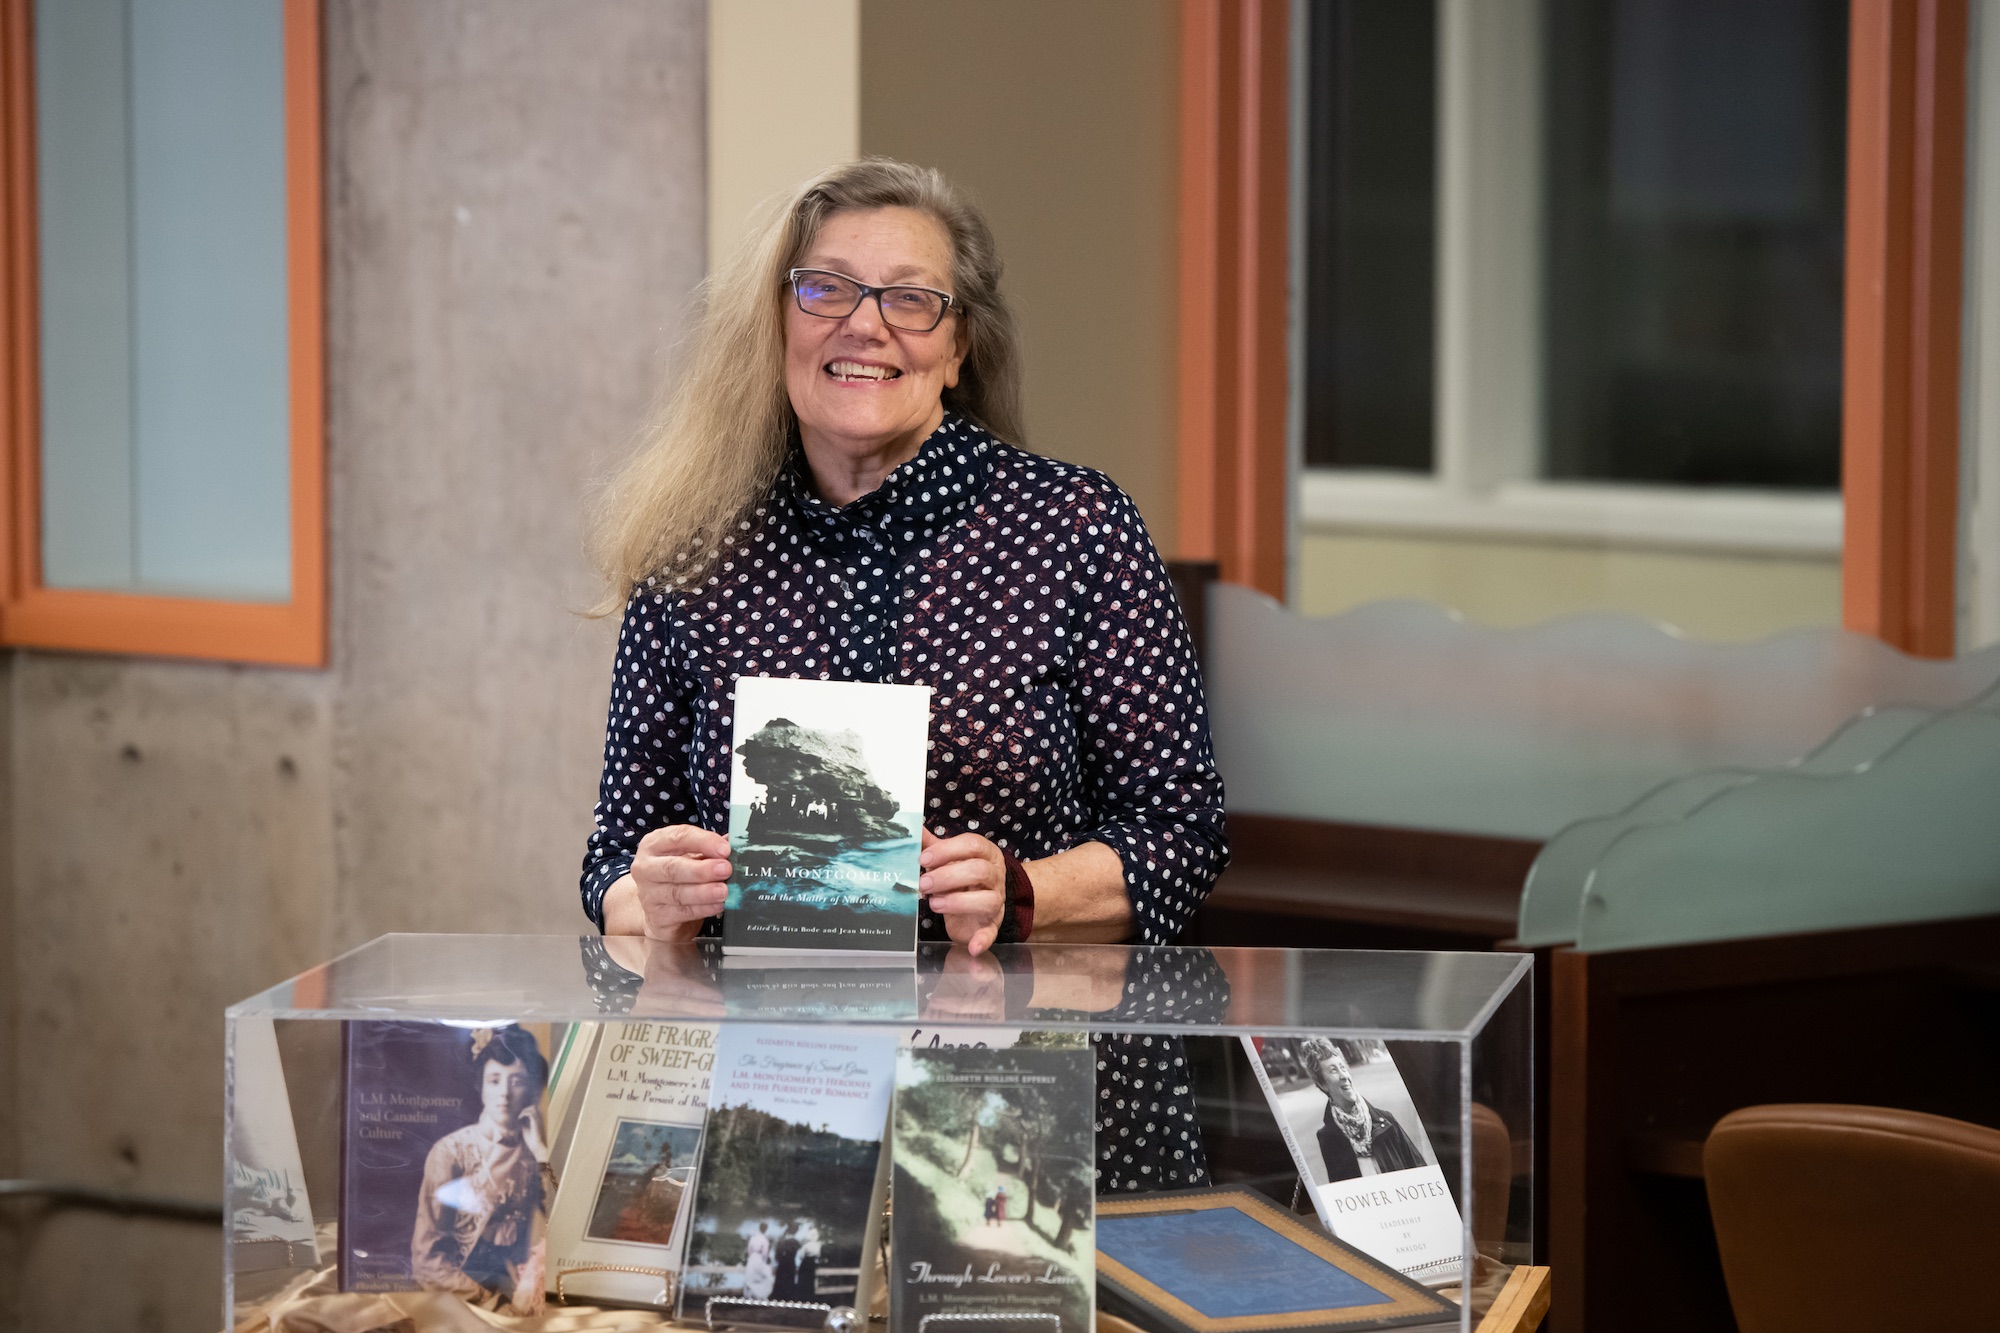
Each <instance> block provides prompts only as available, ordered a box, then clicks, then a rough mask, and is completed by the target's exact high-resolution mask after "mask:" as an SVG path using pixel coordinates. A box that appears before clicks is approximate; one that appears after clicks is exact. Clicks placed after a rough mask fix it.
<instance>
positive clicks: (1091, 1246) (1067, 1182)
mask: <svg viewBox="0 0 2000 1333" xmlns="http://www.w3.org/2000/svg"><path fill="white" fill-rule="evenodd" d="M1040 1039H1046V1040H1047V1042H1048V1043H1049V1044H1041V1040H1040ZM1057 1042H1060V1044H1056V1043H1057ZM1095 1080H1096V1055H1095V1053H1094V1052H1092V1051H1090V1050H1088V1049H1079V1048H1078V1047H1077V1046H1076V1045H1075V1044H1074V1043H1073V1042H1070V1041H1066V1040H1061V1039H1060V1038H1058V1037H1057V1036H1056V1034H1024V1039H1023V1040H1022V1041H1020V1042H1017V1044H1015V1045H1012V1046H1009V1047H1006V1048H998V1049H996V1048H993V1047H977V1046H958V1047H952V1046H944V1045H938V1046H918V1047H913V1048H909V1049H906V1050H904V1051H903V1052H902V1053H901V1056H900V1058H899V1059H898V1061H897V1066H896V1115H895V1120H894V1125H895V1129H894V1134H893V1137H892V1139H891V1160H892V1162H893V1163H894V1169H895V1188H894V1195H893V1197H894V1198H895V1201H896V1208H895V1215H894V1217H893V1218H892V1219H891V1232H892V1239H891V1244H890V1254H891V1262H892V1266H891V1271H890V1275H889V1326H890V1330H891V1333H920V1330H922V1329H923V1328H924V1327H925V1325H926V1322H927V1321H932V1320H933V1319H934V1317H936V1316H949V1321H950V1322H951V1323H953V1324H954V1325H962V1324H966V1323H977V1322H979V1321H980V1320H982V1319H984V1318H987V1317H991V1318H992V1320H993V1322H994V1323H995V1324H996V1325H1002V1326H1025V1324H1026V1322H1027V1321H1029V1320H1033V1321H1035V1323H1036V1326H1037V1327H1040V1328H1042V1329H1044V1330H1045V1333H1090V1330H1091V1329H1092V1328H1093V1327H1094V1317H1095V1304H1096V1291H1097V1276H1096V1254H1097V1248H1096V1240H1095V1217H1096V1211H1095V1206H1096V1162H1095V1154H1094V1153H1093V1152H1092V1121H1091V1113H1092V1110H1093V1107H1094V1103H1095V1101H1096V1081H1095Z"/></svg>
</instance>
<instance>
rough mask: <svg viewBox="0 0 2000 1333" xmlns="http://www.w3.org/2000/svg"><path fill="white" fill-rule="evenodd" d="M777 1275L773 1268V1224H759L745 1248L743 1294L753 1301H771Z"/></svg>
mask: <svg viewBox="0 0 2000 1333" xmlns="http://www.w3.org/2000/svg"><path fill="white" fill-rule="evenodd" d="M776 1283H777V1273H776V1272H775V1271H773V1269H772V1268H771V1224H770V1223H769V1222H759V1223H758V1224H757V1230H756V1232H755V1233H753V1234H752V1235H751V1237H750V1239H749V1240H748V1241H747V1242H745V1244H744V1247H743V1294H744V1295H745V1296H748V1297H749V1298H750V1299H751V1300H753V1301H768V1300H770V1299H771V1288H772V1287H773V1286H774V1285H776Z"/></svg>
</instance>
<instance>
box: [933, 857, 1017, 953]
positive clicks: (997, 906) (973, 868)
mask: <svg viewBox="0 0 2000 1333" xmlns="http://www.w3.org/2000/svg"><path fill="white" fill-rule="evenodd" d="M917 863H918V865H920V866H922V867H923V874H921V875H919V876H918V877H917V892H918V893H921V894H923V895H924V896H925V897H927V898H929V899H930V901H931V910H932V911H933V912H936V913H937V914H938V915H939V916H941V917H943V918H944V928H945V933H946V934H948V935H950V936H951V938H952V940H953V942H955V943H958V944H963V945H965V946H966V948H967V950H968V951H969V952H971V953H972V954H973V955H974V956H975V957H976V956H978V955H979V954H982V953H985V952H986V950H987V949H989V948H991V947H992V945H993V940H994V937H995V936H997V935H999V933H1000V921H1001V918H1002V917H1003V916H1004V915H1005V913H1006V911H1007V861H1006V858H1005V857H1003V856H1001V855H1000V849H999V848H998V847H995V846H994V845H993V843H992V842H991V841H990V840H989V839H986V838H983V837H981V836H980V835H979V834H977V833H961V834H959V835H958V836H957V837H954V838H940V837H938V836H937V835H936V834H935V833H932V832H931V831H930V830H929V829H925V830H924V849H923V854H922V856H921V857H920V858H919V859H918V862H917Z"/></svg>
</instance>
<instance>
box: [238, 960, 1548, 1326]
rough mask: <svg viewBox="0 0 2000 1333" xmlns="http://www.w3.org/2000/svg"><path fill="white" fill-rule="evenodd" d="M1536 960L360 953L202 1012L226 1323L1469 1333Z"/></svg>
mask: <svg viewBox="0 0 2000 1333" xmlns="http://www.w3.org/2000/svg"><path fill="white" fill-rule="evenodd" d="M1531 968H1532V959H1531V958H1530V957H1528V956H1526V955H1517V954H1500V953H1417V952H1373V951H1367V952H1364V951H1310V950H1289V949H1223V948H1216V949H1208V948H1147V947H1131V946H1114V945H1048V944H1033V945H1017V946H1002V947H999V948H995V949H993V950H991V951H989V952H988V953H986V954H984V955H981V956H979V957H973V956H971V955H969V954H968V953H967V952H966V951H965V950H963V949H945V948H941V947H940V948H928V947H927V948H924V949H920V950H919V951H918V953H917V955H916V956H915V958H914V959H911V958H907V957H905V958H901V959H894V958H891V959H884V958H882V957H880V956H856V955H849V956H833V955H823V954H821V955H803V954H793V955H774V954H751V955H741V954H728V955H725V954H723V953H721V952H720V951H719V950H716V949H714V948H713V947H711V946H706V945H694V944H677V945H668V944H660V943H653V942H648V941H643V940H637V939H599V938H596V937H585V938H580V939H579V938H573V937H566V936H551V937H544V936H494V935H390V936H385V937H383V938H381V939H378V940H376V941H374V942H373V943H371V944H368V945H365V946H363V947H362V948H359V949H356V950H354V951H353V952H351V953H349V954H346V955H345V956H343V957H341V958H338V959H335V960H333V961H331V962H328V963H325V964H322V965H321V966H319V967H316V968H313V969H312V970H310V971H308V972H305V973H303V974H301V975H300V976H298V977H295V978H293V979H292V980H290V981H287V982H284V983H283V984H281V985H278V986H274V987H272V988H271V989H270V990H268V991H265V992H264V993H263V994H261V995H257V996H254V997H252V998H250V999H248V1000H245V1001H243V1002H242V1003H241V1004H238V1005H236V1006H234V1007H232V1008H231V1009H230V1010H229V1011H228V1015H227V1033H228V1043H229V1045H228V1051H229V1060H228V1091H227V1106H228V1118H227V1131H226V1132H227V1140H228V1141H227V1159H226V1160H227V1165H226V1181H225V1186H226V1190H227V1196H226V1212H227V1215H228V1219H229V1243H228V1245H227V1247H226V1254H227V1258H226V1281H225V1302H226V1305H225V1314H226V1316H227V1323H228V1326H230V1327H232V1328H239V1329H246V1328H268V1327H277V1326H280V1324H281V1320H280V1319H279V1318H277V1317H274V1316H276V1315H282V1314H283V1313H285V1312H286V1311H303V1312H304V1313H307V1314H310V1315H312V1316H313V1317H317V1318H321V1319H322V1320H323V1321H324V1322H325V1323H326V1325H327V1326H340V1327H348V1326H352V1327H356V1328H359V1327H372V1326H373V1325H370V1324H368V1323H367V1317H373V1315H372V1314H370V1315H368V1316H367V1317H363V1315H361V1314H356V1313H355V1312H354V1311H353V1310H350V1311H348V1312H347V1313H345V1314H342V1313H341V1312H340V1310H339V1307H340V1306H341V1305H342V1303H346V1304H347V1305H349V1306H354V1307H356V1308H357V1309H358V1308H359V1307H360V1305H362V1304H363V1303H366V1302H378V1303H380V1317H381V1318H382V1319H383V1321H384V1322H385V1323H386V1322H394V1320H395V1319H406V1320H408V1321H409V1324H410V1326H412V1327H415V1328H417V1329H422V1328H424V1327H426V1326H427V1320H429V1321H432V1322H433V1323H434V1326H437V1327H461V1326H463V1325H462V1323H458V1322H451V1320H452V1319H458V1320H462V1319H463V1318H464V1313H463V1310H462V1309H461V1310H459V1311H458V1312H457V1313H456V1314H451V1313H448V1312H446V1311H445V1310H444V1305H448V1304H450V1303H451V1302H456V1301H460V1300H465V1301H469V1302H471V1303H473V1304H476V1305H480V1306H483V1307H485V1308H486V1309H488V1310H497V1311H500V1312H502V1313H503V1314H504V1315H505V1316H506V1317H508V1318H514V1317H517V1316H531V1315H533V1314H536V1313H540V1314H541V1315H543V1317H544V1318H545V1319H547V1320H549V1322H548V1323H547V1324H546V1326H548V1327H558V1326H559V1327H563V1328H571V1327H579V1328H581V1327H636V1326H643V1324H644V1323H645V1322H647V1321H648V1320H656V1321H657V1322H660V1323H663V1324H664V1323H668V1322H678V1323H682V1324H695V1325H700V1326H704V1327H709V1328H718V1327H724V1326H727V1325H736V1326H758V1325H772V1326H784V1327H794V1328H798V1327H810V1328H819V1327H822V1326H825V1327H828V1328H834V1329H849V1330H857V1331H858V1330H862V1329H865V1328H867V1327H868V1326H870V1325H871V1324H873V1325H875V1326H878V1327H882V1328H883V1329H884V1330H885V1333H987V1330H984V1329H978V1328H965V1327H962V1326H963V1325H965V1324H978V1323H982V1322H992V1323H1007V1324H1008V1328H1007V1330H1005V1333H1024V1330H1023V1328H1022V1324H1023V1323H1024V1322H1025V1323H1028V1324H1029V1325H1031V1326H1032V1327H1035V1328H1038V1329H1047V1330H1048V1333H1088V1330H1087V1329H1085V1328H1080V1327H1073V1326H1074V1325H1078V1324H1083V1323H1087V1322H1090V1321H1095V1322H1096V1324H1097V1326H1098V1327H1100V1328H1104V1327H1109V1328H1114V1329H1119V1330H1120V1333H1124V1328H1125V1326H1127V1325H1135V1326H1137V1327H1139V1328H1143V1329H1147V1330H1166V1329H1172V1330H1175V1331H1176V1333H1188V1331H1190V1330H1192V1331H1193V1333H1200V1331H1201V1330H1209V1329H1213V1330H1220V1329H1223V1328H1229V1329H1233V1330H1239V1331H1241V1333H1247V1331H1248V1330H1254V1329H1257V1328H1261V1327H1271V1328H1279V1327H1285V1328H1291V1329H1304V1328H1313V1327H1322V1326H1324V1327H1342V1328H1368V1327H1392V1326H1393V1327H1438V1328H1460V1329H1466V1330H1470V1329H1473V1328H1475V1327H1479V1326H1480V1325H1481V1321H1482V1319H1485V1318H1487V1317H1488V1315H1489V1313H1493V1312H1495V1306H1496V1301H1497V1302H1498V1303H1499V1304H1500V1305H1506V1304H1507V1303H1508V1302H1509V1301H1510V1300H1512V1299H1514V1295H1515V1294H1518V1292H1519V1290H1520V1285H1521V1281H1520V1280H1521V1278H1522V1276H1523V1275H1524V1274H1525V1273H1526V1272H1528V1268H1527V1266H1528V1265H1531V1264H1532V1263H1533V1262H1534V1255H1533V1252H1532V1244H1533V1240H1532V1238H1533V1221H1534V1219H1533V1213H1532V1208H1533V1201H1532V1189H1531V1179H1532V1175H1533V1166H1534V1163H1533V1146H1532V1145H1533V1132H1532V1131H1533V1123H1534V1107H1533V1086H1534V1078H1533V1069H1532V1066H1531V1061H1532V1055H1531V1050H1532V1047H1531V1036H1532V1033H1531V1028H1532V1013H1531V1005H1532V988H1531V985H1530V971H1531ZM941 1053H943V1054H941ZM996 1071H997V1072H996ZM967 1088H970V1089H971V1091H966V1089H967ZM892 1108H893V1109H892ZM787 1136H789V1137H787ZM871 1143H872V1144H873V1145H874V1146H872V1147H871V1146H869V1145H870V1144H871ZM760 1154H761V1155H760ZM1161 1186H1165V1187H1166V1192H1162V1190H1161V1188H1160V1187H1161ZM1203 1186H1206V1187H1208V1188H1207V1192H1205V1193H1199V1192H1188V1193H1175V1192H1174V1191H1183V1190H1186V1191H1193V1190H1195V1189H1197V1188H1198V1187H1203ZM871 1189H872V1193H871ZM1093 1197H1094V1206H1093ZM1329 1236H1331V1237H1332V1240H1331V1241H1329V1240H1328V1239H1327V1237H1329ZM920 1252H921V1257H920ZM940 1256H943V1257H942V1258H941V1257H940ZM975 1259H976V1260H977V1262H974V1260H975ZM961 1260H963V1263H961ZM1016 1261H1018V1262H1016ZM1029 1261H1032V1263H1031V1264H1030V1262H1029ZM1010 1263H1012V1264H1014V1266H1015V1267H1020V1268H1021V1269H1022V1272H1023V1276H1019V1277H1012V1278H1010V1277H1006V1276H1005V1273H1006V1272H1007V1271H1011V1270H1010V1269H1009V1268H1008V1265H1009V1264H1010ZM1288 1265H1291V1267H1288ZM1297 1265H1305V1267H1297ZM1314 1265H1319V1266H1320V1267H1313V1266H1314ZM1030 1268H1032V1275H1029V1270H1030ZM1322 1269H1323V1271H1324V1276H1325V1281H1320V1279H1319V1278H1318V1277H1316V1276H1314V1275H1315V1274H1318V1273H1320V1272H1321V1271H1322ZM1336 1269H1338V1270H1340V1271H1339V1272H1336V1271H1335V1270H1336ZM1341 1273H1345V1274H1346V1275H1347V1276H1345V1277H1343V1276H1341V1275H1340V1274H1341ZM1063 1274H1068V1275H1069V1276H1063ZM1300 1274H1304V1276H1303V1277H1301V1276H1299V1275H1300ZM1350 1278H1351V1279H1353V1281H1350ZM989 1279H990V1280H991V1281H992V1282H993V1283H995V1284H1000V1283H1005V1282H1017V1283H1021V1284H1025V1285H1022V1286H1020V1287H1018V1288H1012V1289H1003V1288H1002V1287H1000V1286H997V1285H996V1286H995V1288H994V1290H993V1292H992V1294H991V1295H990V1296H989V1295H985V1294H981V1289H980V1288H979V1287H978V1286H977V1284H978V1283H984V1282H987V1281H988V1280H989ZM925 1283H929V1284H932V1285H931V1286H925V1285H923V1284H925ZM1056 1283H1068V1284H1069V1288H1068V1290H1067V1295H1068V1298H1069V1299H1070V1304H1068V1305H1061V1304H1060V1303H1058V1304H1054V1305H1051V1304H1049V1303H1048V1302H1047V1301H1043V1302H1042V1303H1041V1304H1037V1303H1036V1302H1037V1300H1038V1299H1040V1297H1039V1296H1038V1295H1037V1292H1038V1291H1039V1287H1037V1286H1036V1284H1043V1285H1050V1284H1056ZM1328 1283H1331V1284H1333V1285H1328ZM1355 1283H1359V1285H1358V1286H1357V1285H1355ZM1398 1283H1400V1284H1401V1286H1398ZM1510 1283H1511V1285H1510ZM1341 1284H1346V1285H1341ZM1336 1288H1337V1289H1336ZM1052 1289H1053V1288H1052ZM1093 1291H1094V1292H1095V1299H1094V1300H1093V1299H1092V1298H1091V1296H1090V1293H1091V1292H1093ZM1370 1291H1372V1292H1375V1293H1377V1294H1378V1295H1380V1296H1381V1297H1382V1300H1381V1302H1378V1303H1376V1304H1370V1303H1369V1300H1370V1299H1372V1298H1370V1297H1368V1296H1367V1293H1368V1292H1370ZM1398 1292H1401V1293H1402V1294H1401V1295H1398V1294H1397V1293H1398ZM968 1293H972V1294H968ZM1079 1293H1081V1294H1080V1295H1079ZM1342 1293H1346V1294H1345V1295H1343V1294H1342ZM1357 1293H1359V1294H1357ZM1509 1293H1512V1294H1509ZM1050 1299H1051V1300H1053V1299H1054V1298H1053V1297H1052V1296H1051V1297H1050ZM1079 1301H1080V1302H1081V1303H1080V1304H1079V1303H1078V1302H1079ZM1398 1301H1400V1302H1401V1304H1398V1303H1397V1302H1398ZM968 1302H969V1304H968ZM1343 1302H1345V1303H1344V1304H1343ZM583 1305H589V1306H594V1307H598V1308H602V1309H605V1310H616V1311H622V1312H624V1314H623V1315H622V1316H620V1317H619V1319H618V1320H616V1321H614V1322H611V1323H605V1324H601V1325H600V1324H595V1323H589V1322H576V1321H577V1319H578V1317H579V1316H577V1315H575V1314H573V1313H571V1312H570V1311H568V1310H564V1309H563V1307H565V1306H567V1307H578V1306H583ZM371 1309H372V1307H371ZM649 1312H650V1313H649ZM1079 1312H1081V1313H1079ZM1343 1312H1345V1313H1343ZM1371 1312H1372V1313H1371ZM336 1316H338V1317H336ZM605 1317H606V1318H611V1316H609V1315H607V1316H605ZM343 1318H344V1319H347V1320H348V1321H349V1322H347V1323H342V1322H340V1320H341V1319H343ZM558 1320H567V1321H569V1322H558ZM940 1320H948V1321H950V1322H951V1323H953V1324H957V1325H960V1326H961V1327H958V1328H954V1329H950V1330H947V1329H945V1328H943V1327H941V1326H938V1323H937V1321H940ZM635 1321H636V1322H635ZM1119 1321H1123V1323H1122V1324H1121V1323H1120V1322H1119ZM1051 1324H1053V1328H1051V1327H1050V1325H1051ZM313 1326H315V1327H316V1326H319V1325H313ZM505 1326H507V1327H524V1328H533V1327H536V1326H537V1321H536V1320H535V1319H533V1318H527V1319H526V1321H525V1322H522V1323H519V1324H515V1323H507V1324H506V1325H505Z"/></svg>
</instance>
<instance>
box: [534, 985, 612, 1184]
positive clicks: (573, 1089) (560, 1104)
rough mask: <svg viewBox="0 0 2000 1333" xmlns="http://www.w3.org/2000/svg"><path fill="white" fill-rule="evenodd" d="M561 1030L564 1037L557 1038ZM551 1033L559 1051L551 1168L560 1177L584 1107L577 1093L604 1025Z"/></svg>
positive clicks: (552, 1070)
mask: <svg viewBox="0 0 2000 1333" xmlns="http://www.w3.org/2000/svg"><path fill="white" fill-rule="evenodd" d="M558 1029H560V1035H555V1034H556V1032H557V1030H558ZM549 1030H550V1033H551V1041H552V1044H553V1046H554V1048H555V1051H554V1054H553V1056H552V1057H551V1058H550V1060H549V1101H548V1125H547V1129H548V1136H549V1148H550V1152H549V1164H550V1165H551V1166H553V1167H554V1168H555V1169H556V1173H557V1175H558V1176H560V1175H561V1173H562V1164H563V1163H564V1162H565V1161H567V1160H568V1159H569V1145H570V1142H571V1140H573V1139H574V1138H575V1137H576V1114H577V1110H578V1108H579V1107H580V1106H581V1104H582V1099H581V1098H580V1097H578V1096H577V1092H578V1090H579V1089H581V1087H582V1086H583V1084H584V1082H585V1080H586V1077H587V1076H588V1074H589V1073H590V1065H591V1058H592V1056H594V1055H595V1054H596V1052H597V1037H598V1034H599V1033H600V1032H602V1031H603V1030H604V1024H602V1023H552V1024H550V1025H549Z"/></svg>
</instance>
